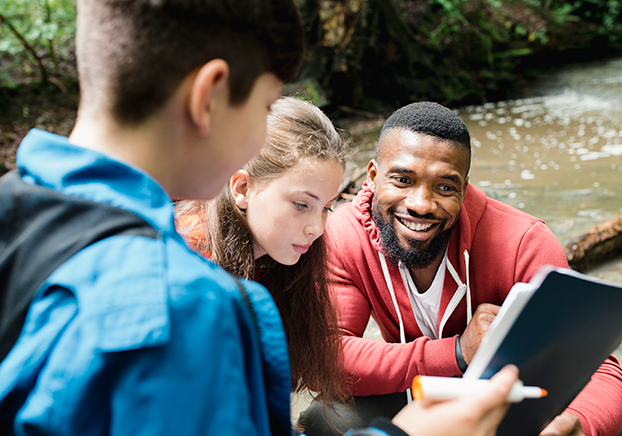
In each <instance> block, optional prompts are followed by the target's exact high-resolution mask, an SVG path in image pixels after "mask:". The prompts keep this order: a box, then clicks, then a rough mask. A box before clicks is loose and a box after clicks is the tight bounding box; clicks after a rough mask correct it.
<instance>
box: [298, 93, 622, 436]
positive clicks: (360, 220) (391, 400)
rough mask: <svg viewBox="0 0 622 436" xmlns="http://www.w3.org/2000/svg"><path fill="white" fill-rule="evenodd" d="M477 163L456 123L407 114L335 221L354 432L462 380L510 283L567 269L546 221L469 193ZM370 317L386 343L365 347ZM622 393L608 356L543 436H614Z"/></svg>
mask: <svg viewBox="0 0 622 436" xmlns="http://www.w3.org/2000/svg"><path fill="white" fill-rule="evenodd" d="M470 160H471V146H470V136H469V132H468V130H467V128H466V126H465V124H464V123H463V122H462V120H461V119H460V118H459V117H458V116H457V115H456V114H454V113H453V112H452V111H451V110H449V109H447V108H445V107H443V106H441V105H439V104H436V103H430V102H420V103H413V104H410V105H408V106H405V107H403V108H401V109H399V110H398V111H396V112H395V113H394V114H393V115H392V116H391V117H390V118H389V119H388V120H387V121H386V123H385V125H384V127H383V129H382V131H381V134H380V139H379V141H378V150H377V157H376V159H375V160H372V161H371V162H370V163H369V165H368V168H367V169H368V177H367V181H366V182H365V184H364V185H363V189H362V190H361V191H360V192H359V194H358V195H357V197H356V198H355V199H354V201H353V202H351V203H348V204H346V205H343V206H341V207H340V208H338V209H337V210H336V211H335V213H334V214H333V215H332V216H331V217H330V218H329V220H328V227H327V241H328V242H329V244H330V249H331V251H330V253H331V254H330V256H329V257H330V261H331V274H332V279H333V281H334V283H335V284H334V286H335V289H334V292H335V298H336V303H337V306H338V307H339V309H340V314H341V329H342V332H343V346H344V354H345V365H346V371H347V373H348V376H349V379H350V380H351V385H350V387H351V389H352V392H353V394H354V395H355V396H356V404H355V410H356V411H357V413H358V414H359V416H358V417H357V420H356V421H355V424H357V425H360V423H361V422H364V421H365V417H364V416H362V415H364V414H367V413H369V414H370V415H375V414H377V413H378V412H380V413H384V414H387V415H390V414H392V413H394V411H397V410H399V407H401V406H402V405H403V404H404V403H405V402H406V395H405V394H403V392H404V391H406V389H407V388H408V387H409V385H410V384H411V382H412V380H413V378H414V377H415V376H416V375H417V374H423V375H436V376H449V377H451V376H459V375H461V374H462V373H463V372H464V371H465V370H466V368H467V365H468V364H469V363H470V361H471V359H472V358H473V355H474V354H475V351H476V350H477V347H478V346H479V343H480V340H481V338H482V336H483V335H484V333H485V332H486V331H487V330H488V327H489V325H490V323H491V322H492V320H493V319H494V317H495V316H496V314H497V312H498V310H499V306H500V305H501V304H502V302H503V300H504V299H505V297H506V295H507V293H508V292H509V290H510V288H511V287H512V285H514V283H516V282H528V281H529V279H530V278H531V276H532V275H533V273H534V272H535V271H536V270H537V269H538V267H540V266H541V265H544V264H551V265H555V266H558V267H568V264H567V262H566V258H565V256H564V253H563V250H562V248H561V246H560V244H559V242H558V241H557V239H556V238H555V236H554V235H553V234H552V233H551V231H550V230H549V229H548V228H547V226H546V225H545V224H544V222H543V221H542V220H540V219H538V218H535V217H533V216H530V215H528V214H526V213H523V212H521V211H519V210H516V209H513V208H511V207H509V206H507V205H505V204H503V203H500V202H498V201H496V200H493V199H490V198H488V197H486V195H485V193H484V192H483V191H481V190H479V189H477V188H475V187H474V186H472V185H469V183H468V173H469V167H470ZM370 315H371V316H372V317H373V318H374V319H375V320H376V322H377V323H378V326H379V327H380V332H381V333H382V337H383V338H384V340H385V341H386V342H380V341H374V340H371V339H366V338H363V333H364V331H365V328H366V326H367V323H368V321H369V317H370ZM621 395H622V370H621V369H620V366H619V364H618V363H617V361H615V358H610V359H608V360H607V361H606V362H604V363H603V365H602V366H601V367H600V369H599V370H598V372H597V373H596V374H595V376H594V377H593V378H592V381H591V382H590V383H589V384H588V385H587V386H586V388H585V389H584V390H583V392H582V393H580V394H579V396H578V397H577V398H576V399H575V401H574V402H573V403H572V404H571V405H570V406H569V407H568V409H567V410H566V411H565V412H564V413H562V415H560V417H559V419H556V420H555V421H553V423H551V424H550V425H549V427H547V429H545V433H543V434H574V435H580V434H583V432H585V433H586V434H588V435H589V434H615V435H617V434H618V432H619V429H620V427H621V426H622V405H621V404H620V402H619V401H618V400H615V399H616V398H620V396H621ZM378 405H379V406H380V407H379V408H378V407H376V406H378ZM597 405H598V406H597ZM311 410H312V409H310V410H309V411H311ZM306 413H307V412H305V414H306ZM306 416H307V418H309V419H312V418H311V417H310V415H308V414H307V415H306Z"/></svg>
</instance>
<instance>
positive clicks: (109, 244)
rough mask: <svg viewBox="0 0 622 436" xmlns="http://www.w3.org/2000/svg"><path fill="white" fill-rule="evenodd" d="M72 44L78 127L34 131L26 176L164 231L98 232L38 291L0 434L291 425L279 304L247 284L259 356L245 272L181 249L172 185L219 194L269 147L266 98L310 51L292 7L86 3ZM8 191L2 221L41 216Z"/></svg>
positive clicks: (52, 228)
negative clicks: (248, 304) (260, 346)
mask: <svg viewBox="0 0 622 436" xmlns="http://www.w3.org/2000/svg"><path fill="white" fill-rule="evenodd" d="M76 46H77V56H78V68H79V74H80V85H81V101H80V108H79V114H78V118H77V122H76V125H75V128H74V130H73V131H72V133H71V135H70V137H69V139H68V140H67V139H66V138H62V137H58V136H56V135H52V134H50V133H47V132H42V131H38V130H33V131H32V132H31V133H30V134H29V135H28V136H27V137H26V138H25V139H24V141H23V143H22V144H21V146H20V149H19V152H18V156H17V165H18V168H19V173H20V175H21V179H22V180H23V181H25V182H27V183H28V184H29V185H39V186H43V187H46V188H51V189H50V191H53V192H54V193H61V194H68V195H69V196H70V199H69V200H68V201H73V199H76V198H77V199H79V200H87V201H91V202H95V205H93V207H97V205H98V204H105V205H111V206H115V207H117V208H119V209H124V210H126V211H130V212H133V213H134V214H136V215H138V216H139V217H140V218H142V219H143V220H144V221H146V222H147V223H148V224H149V225H150V227H152V228H153V229H154V230H155V231H154V232H153V234H151V235H147V236H143V235H133V234H129V235H128V234H124V235H117V236H114V237H110V238H105V239H102V240H101V241H99V242H96V243H93V244H91V245H89V246H88V247H86V248H84V249H83V250H81V251H79V252H78V253H77V254H75V255H74V256H72V257H70V258H69V259H68V260H67V261H66V262H64V263H63V264H62V265H60V266H59V267H58V268H57V269H56V270H55V271H54V272H52V273H51V275H49V276H48V277H47V278H46V279H45V282H44V283H43V284H42V285H41V286H40V287H39V288H38V291H37V293H36V295H35V297H34V299H33V303H32V305H31V307H30V311H29V314H28V317H27V318H26V321H25V324H24V328H23V330H22V334H21V336H20V338H19V340H18V341H17V343H16V344H15V346H14V347H13V349H12V350H11V351H10V353H9V354H8V355H7V357H6V358H5V360H4V361H3V362H2V365H0V408H1V411H2V424H0V425H1V426H2V428H1V429H0V433H2V434H12V433H13V431H14V432H15V433H16V434H25V433H28V434H39V433H43V434H73V435H78V434H80V435H84V434H132V435H138V434H148V435H156V434H169V435H172V434H180V435H194V434H269V433H270V431H271V430H270V426H271V425H272V426H273V427H280V428H281V430H282V432H285V431H287V432H289V426H290V424H289V418H290V417H289V403H288V399H289V390H290V387H289V386H290V385H289V374H288V365H287V359H286V356H287V353H286V348H285V347H286V344H285V338H284V335H283V333H282V330H281V328H280V320H279V318H278V312H277V311H276V309H275V308H274V307H273V305H272V303H271V300H270V298H269V295H268V294H267V292H266V291H265V290H264V289H263V288H260V287H259V286H258V285H255V284H251V283H248V284H246V285H245V286H246V288H247V289H248V290H249V295H250V297H249V298H250V299H251V300H253V301H254V302H255V303H259V304H262V305H263V307H267V310H265V311H263V308H262V313H261V315H262V317H260V319H259V320H260V322H262V323H264V325H262V327H265V324H269V323H272V324H271V325H268V329H269V331H270V332H271V334H272V336H271V337H267V336H265V337H264V338H263V339H265V340H266V341H267V340H271V341H272V342H270V343H265V344H264V348H265V349H266V350H265V352H264V353H265V354H269V353H275V354H276V355H277V356H280V360H275V359H269V357H270V356H266V360H267V362H265V363H263V367H262V362H261V360H260V358H259V354H258V352H257V349H256V347H257V345H256V344H255V341H254V340H253V336H252V335H253V334H254V333H253V331H254V330H253V326H252V325H251V321H250V317H249V316H248V314H247V309H246V308H245V307H243V306H244V305H245V304H244V302H243V301H242V297H241V295H240V292H239V291H238V287H237V285H236V283H235V281H234V280H233V279H232V278H231V277H229V276H228V275H227V274H225V273H224V272H223V271H222V270H220V269H219V268H217V267H215V266H214V265H213V264H211V263H209V262H206V261H203V260H201V259H200V258H199V257H198V256H196V255H195V254H194V253H192V252H191V251H189V250H188V249H187V248H186V247H185V245H184V243H183V240H182V239H181V237H180V236H179V235H178V234H177V233H176V232H175V229H174V225H173V215H172V203H171V200H170V198H171V197H172V198H176V197H181V198H205V199H207V198H210V197H213V196H215V194H217V193H218V192H219V191H220V190H221V188H222V186H223V185H224V183H225V182H226V180H227V179H228V178H229V176H230V175H231V174H233V172H235V170H237V169H238V168H240V167H241V166H242V165H243V164H244V163H245V162H246V161H247V160H248V159H250V158H251V157H252V156H253V155H254V154H256V153H257V152H258V150H259V149H260V148H261V146H262V145H263V141H264V136H265V123H266V115H267V113H268V111H269V108H270V105H271V104H272V103H273V102H274V101H275V100H276V99H277V98H279V97H280V95H281V92H282V83H283V82H284V81H285V80H287V79H289V78H290V77H292V76H293V75H294V74H295V73H296V72H297V69H298V65H299V62H300V59H301V57H302V50H303V43H302V28H301V24H300V21H299V18H298V14H297V11H296V9H295V7H294V5H293V4H292V3H291V1H290V0H273V1H261V2H259V1H254V2H232V1H225V0H222V1H211V2H196V1H190V0H178V1H172V0H171V1H155V0H151V1H149V0H143V1H101V0H80V1H79V2H78V27H77V35H76ZM4 191H5V192H4V194H5V195H7V194H8V192H7V190H4ZM12 200H13V201H14V205H13V206H11V207H10V208H9V210H10V211H11V212H12V213H5V214H3V215H2V217H1V218H0V219H1V220H2V221H3V222H2V223H0V227H2V228H4V229H9V228H10V227H11V226H16V225H20V226H22V227H24V226H26V225H27V224H28V222H30V221H29V220H30V219H31V218H35V216H36V217H37V218H41V217H43V216H44V215H45V211H44V212H43V213H42V212H38V211H37V212H33V211H32V209H29V207H31V206H33V205H32V204H31V203H32V202H30V203H28V204H20V201H21V199H20V198H19V197H15V198H13V199H12ZM7 207H9V206H7ZM71 207H73V206H71ZM19 208H22V209H19ZM20 211H21V215H17V214H18V213H20ZM13 213H14V214H13ZM72 216H73V215H72V214H71V213H69V214H68V217H69V218H67V219H71V217H72ZM81 219H82V218H79V219H78V220H77V221H76V226H78V225H79V224H80V223H79V221H80V220H81ZM60 224H62V223H60V222H51V223H50V225H49V228H48V232H47V234H50V235H53V234H54V233H55V232H57V231H59V226H60ZM28 228H30V227H28ZM76 229H78V227H76ZM70 230H71V229H70ZM24 234H27V233H26V232H24ZM10 236H11V235H8V237H10ZM23 245H24V244H22V246H23ZM40 248H41V247H39V248H37V249H33V250H31V253H26V254H23V255H22V257H30V256H33V255H38V256H42V255H44V253H41V250H40ZM50 261H52V259H50ZM13 274H14V275H17V274H16V272H15V271H14V272H13ZM279 353H280V354H279ZM262 374H268V375H269V376H270V377H271V384H270V386H269V387H268V399H267V400H266V393H265V390H264V381H263V375H262ZM283 399H285V401H281V402H280V403H279V400H283ZM273 400H274V401H273ZM269 403H272V404H269ZM268 409H270V412H268ZM269 415H272V416H274V419H273V420H272V421H273V422H272V424H271V423H270V420H269V419H268V416H269ZM274 431H275V432H276V430H274Z"/></svg>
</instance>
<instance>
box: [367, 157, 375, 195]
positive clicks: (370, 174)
mask: <svg viewBox="0 0 622 436" xmlns="http://www.w3.org/2000/svg"><path fill="white" fill-rule="evenodd" d="M377 176H378V162H376V160H375V159H372V160H370V161H369V163H368V164H367V186H368V187H369V190H370V191H371V192H373V193H374V194H375V193H376V177H377Z"/></svg>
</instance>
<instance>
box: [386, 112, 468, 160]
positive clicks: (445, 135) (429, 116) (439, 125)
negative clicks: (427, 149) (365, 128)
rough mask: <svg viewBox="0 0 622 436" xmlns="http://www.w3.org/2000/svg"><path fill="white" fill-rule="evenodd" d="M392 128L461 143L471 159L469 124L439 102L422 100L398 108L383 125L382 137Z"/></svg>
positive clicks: (457, 143)
mask: <svg viewBox="0 0 622 436" xmlns="http://www.w3.org/2000/svg"><path fill="white" fill-rule="evenodd" d="M392 128H402V129H406V130H409V131H411V132H415V133H423V134H425V135H430V136H434V137H436V138H441V139H444V140H447V141H450V142H453V143H455V144H456V145H461V146H463V147H465V148H466V149H467V150H468V151H469V160H470V158H471V135H469V130H468V129H467V126H466V125H465V124H464V121H462V120H461V119H460V117H459V116H458V115H456V114H455V113H454V112H453V111H452V110H451V109H448V108H446V107H445V106H442V105H440V104H438V103H434V102H431V101H421V102H417V103H411V104H409V105H406V106H404V107H402V108H400V109H398V110H396V111H395V112H393V114H392V115H391V116H390V117H389V118H388V119H387V121H386V122H385V123H384V125H383V126H382V130H381V131H380V138H382V136H383V135H384V134H385V133H386V132H387V131H388V130H389V129H392ZM378 143H380V140H379V141H378Z"/></svg>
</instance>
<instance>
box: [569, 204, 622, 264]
mask: <svg viewBox="0 0 622 436" xmlns="http://www.w3.org/2000/svg"><path fill="white" fill-rule="evenodd" d="M564 252H565V253H566V258H567V259H568V263H569V264H570V268H572V269H574V270H576V271H580V272H585V271H587V270H589V269H590V268H593V267H594V266H596V265H598V264H599V263H601V262H603V261H605V260H608V259H611V258H613V257H615V256H616V255H620V254H622V215H620V216H618V217H616V218H613V219H612V220H609V221H605V222H603V223H600V224H598V225H597V226H595V227H593V228H592V229H590V230H589V231H588V232H587V233H585V234H583V235H581V236H579V237H578V238H575V239H573V240H572V241H570V242H569V243H567V244H566V245H565V246H564Z"/></svg>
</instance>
